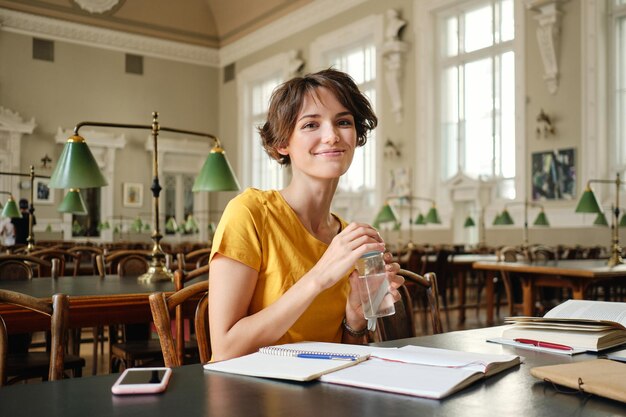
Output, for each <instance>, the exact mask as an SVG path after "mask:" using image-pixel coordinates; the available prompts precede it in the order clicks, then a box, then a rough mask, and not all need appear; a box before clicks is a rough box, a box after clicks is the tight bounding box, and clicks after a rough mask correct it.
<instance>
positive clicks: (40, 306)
mask: <svg viewBox="0 0 626 417" xmlns="http://www.w3.org/2000/svg"><path fill="white" fill-rule="evenodd" d="M0 303H9V304H13V305H17V306H21V307H24V308H27V309H29V310H33V311H35V312H37V313H41V314H45V315H47V316H50V319H51V321H50V331H51V332H50V333H51V345H50V349H51V350H50V368H49V371H48V379H49V380H50V381H56V380H59V379H61V378H62V377H63V365H64V364H63V360H64V358H65V345H66V342H67V326H68V320H69V319H68V317H69V297H68V296H67V295H65V294H54V295H53V296H52V302H49V301H43V300H40V299H38V298H35V297H31V296H30V295H26V294H22V293H18V292H15V291H9V290H3V289H0ZM7 351H8V343H7V329H6V325H5V322H4V320H3V319H2V317H0V386H2V385H5V384H6V381H7V375H6V369H7V368H6V365H7V355H8V352H7Z"/></svg>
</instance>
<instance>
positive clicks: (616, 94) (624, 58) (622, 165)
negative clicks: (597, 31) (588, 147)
mask: <svg viewBox="0 0 626 417" xmlns="http://www.w3.org/2000/svg"><path fill="white" fill-rule="evenodd" d="M612 16H613V20H612V21H613V25H612V33H613V36H612V39H613V44H614V49H613V50H614V54H610V55H612V56H613V57H614V61H613V71H614V76H613V77H612V79H613V82H612V92H613V94H612V98H611V99H612V108H613V112H612V130H613V137H614V140H613V143H614V149H615V152H612V154H613V155H614V156H613V158H614V161H612V162H613V163H614V164H615V167H616V169H617V170H618V171H621V172H622V173H625V172H626V118H625V117H624V116H623V115H624V114H625V112H626V0H614V2H613V10H612Z"/></svg>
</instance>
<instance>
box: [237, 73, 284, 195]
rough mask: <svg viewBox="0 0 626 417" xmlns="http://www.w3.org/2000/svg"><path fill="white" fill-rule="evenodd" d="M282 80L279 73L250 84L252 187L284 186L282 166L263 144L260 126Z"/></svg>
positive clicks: (265, 188)
mask: <svg viewBox="0 0 626 417" xmlns="http://www.w3.org/2000/svg"><path fill="white" fill-rule="evenodd" d="M281 82H282V77H280V75H279V74H273V75H271V76H269V77H265V78H263V79H259V80H256V81H254V82H252V83H251V84H250V91H249V94H250V100H249V108H248V110H249V113H248V114H249V118H250V119H249V120H250V121H249V123H246V128H247V129H248V132H247V135H246V136H245V137H246V140H248V141H250V151H251V156H252V160H251V163H252V166H251V169H250V171H251V174H252V175H251V177H250V185H251V186H252V187H255V188H258V189H261V190H268V189H278V188H282V187H283V177H282V174H283V173H282V168H281V166H280V164H278V163H277V162H276V161H275V160H273V159H271V158H270V157H269V156H268V154H267V153H266V152H265V149H263V146H262V145H261V137H260V136H259V133H258V130H257V129H258V127H259V126H262V125H263V123H265V120H266V118H267V109H268V106H269V100H270V96H271V94H272V91H273V90H274V88H275V87H276V86H277V85H279V84H280V83H281Z"/></svg>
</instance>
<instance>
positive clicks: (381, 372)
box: [204, 342, 521, 399]
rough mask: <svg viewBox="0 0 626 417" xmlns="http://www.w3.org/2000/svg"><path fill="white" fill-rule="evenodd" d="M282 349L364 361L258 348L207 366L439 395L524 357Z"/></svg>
mask: <svg viewBox="0 0 626 417" xmlns="http://www.w3.org/2000/svg"><path fill="white" fill-rule="evenodd" d="M279 348H281V349H283V350H291V351H301V352H318V353H321V352H332V353H336V354H342V353H343V354H353V355H357V356H358V357H359V359H358V360H355V361H339V360H325V359H308V358H300V357H293V356H287V357H285V356H277V355H272V354H268V353H261V352H257V353H253V354H251V355H246V356H243V357H241V358H235V359H231V360H227V361H222V362H215V363H209V364H206V365H204V368H205V369H207V370H210V371H219V372H229V373H236V374H241V375H250V376H261V377H267V378H278V379H291V380H299V381H308V380H312V379H316V378H319V380H320V381H323V382H329V383H334V384H341V385H350V386H355V387H361V388H369V389H375V390H380V391H389V392H396V393H400V394H406V395H414V396H419V397H427V398H437V399H438V398H444V397H446V396H448V395H450V394H452V393H454V392H456V391H458V390H460V389H462V388H464V387H466V386H468V385H469V384H471V383H473V382H475V381H477V380H479V379H481V378H484V377H486V376H490V375H493V374H495V373H498V372H501V371H503V370H505V369H508V368H510V367H512V366H515V365H517V364H519V363H520V361H521V360H520V357H519V356H515V355H489V354H482V353H470V352H460V351H453V350H447V349H436V348H427V347H420V346H404V347H402V348H379V347H370V346H356V345H343V344H337V343H321V342H304V343H294V344H287V345H281V346H280V347H279ZM365 359H367V360H365ZM318 362H319V363H318ZM324 362H326V363H324ZM329 362H330V363H329ZM336 362H344V363H336ZM352 365H354V366H352Z"/></svg>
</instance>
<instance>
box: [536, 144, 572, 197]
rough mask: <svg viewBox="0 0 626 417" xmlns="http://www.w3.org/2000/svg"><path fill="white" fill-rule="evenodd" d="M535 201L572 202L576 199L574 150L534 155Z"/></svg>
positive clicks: (560, 150) (559, 150)
mask: <svg viewBox="0 0 626 417" xmlns="http://www.w3.org/2000/svg"><path fill="white" fill-rule="evenodd" d="M532 185H533V189H532V193H533V200H572V199H573V198H575V197H576V152H575V149H574V148H568V149H558V150H556V149H555V150H553V151H547V152H535V153H533V154H532Z"/></svg>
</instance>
